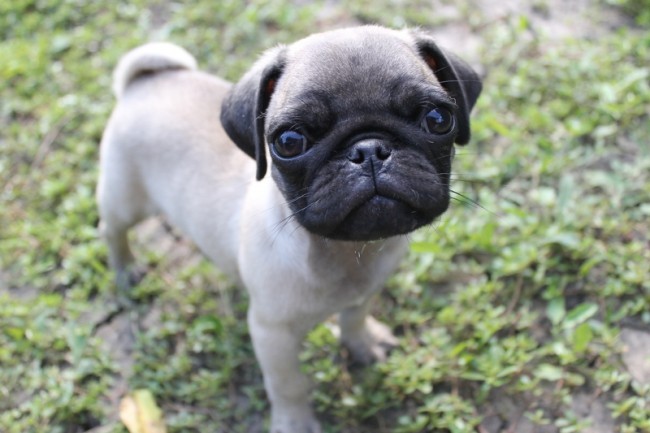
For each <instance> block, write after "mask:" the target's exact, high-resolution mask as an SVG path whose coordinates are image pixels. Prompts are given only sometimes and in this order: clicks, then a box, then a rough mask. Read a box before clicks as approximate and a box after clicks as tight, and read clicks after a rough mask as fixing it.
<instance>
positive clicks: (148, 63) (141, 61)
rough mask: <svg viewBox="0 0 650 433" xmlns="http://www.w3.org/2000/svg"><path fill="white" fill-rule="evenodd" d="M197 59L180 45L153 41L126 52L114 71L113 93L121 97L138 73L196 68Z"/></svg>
mask: <svg viewBox="0 0 650 433" xmlns="http://www.w3.org/2000/svg"><path fill="white" fill-rule="evenodd" d="M196 67H197V66H196V59H194V57H193V56H192V55H191V54H190V53H188V52H187V51H185V49H183V48H181V47H179V46H178V45H174V44H170V43H167V42H152V43H148V44H145V45H142V46H139V47H137V48H135V49H133V50H131V51H129V52H128V53H126V54H125V55H124V56H123V57H122V58H121V59H120V61H119V63H118V64H117V67H116V68H115V71H114V72H113V93H114V94H115V96H116V97H117V98H118V99H119V98H120V97H121V96H122V95H123V94H124V91H125V90H126V88H127V87H128V85H129V83H131V81H133V80H134V79H135V78H136V77H137V76H138V75H141V74H144V73H149V72H156V71H162V70H167V69H196Z"/></svg>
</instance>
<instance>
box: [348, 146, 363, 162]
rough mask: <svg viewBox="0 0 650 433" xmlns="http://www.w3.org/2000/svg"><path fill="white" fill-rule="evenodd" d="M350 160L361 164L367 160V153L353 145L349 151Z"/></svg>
mask: <svg viewBox="0 0 650 433" xmlns="http://www.w3.org/2000/svg"><path fill="white" fill-rule="evenodd" d="M348 160H349V161H350V162H353V163H355V164H361V163H362V162H363V161H365V160H366V155H365V154H364V153H363V152H362V151H361V150H360V149H357V148H356V147H353V148H352V149H351V150H350V152H349V153H348Z"/></svg>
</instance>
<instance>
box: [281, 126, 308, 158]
mask: <svg viewBox="0 0 650 433" xmlns="http://www.w3.org/2000/svg"><path fill="white" fill-rule="evenodd" d="M273 147H274V148H275V152H276V153H277V154H278V155H280V156H281V157H283V158H293V157H295V156H298V155H300V154H301V153H303V152H305V151H306V150H307V137H305V136H304V135H302V134H301V133H300V132H296V131H284V132H283V133H282V134H280V135H279V136H278V138H276V139H275V141H274V142H273Z"/></svg>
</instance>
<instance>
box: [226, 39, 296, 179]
mask: <svg viewBox="0 0 650 433" xmlns="http://www.w3.org/2000/svg"><path fill="white" fill-rule="evenodd" d="M283 68H284V48H283V47H278V48H276V49H273V50H270V51H268V52H267V53H266V54H265V55H264V56H262V58H261V59H260V60H258V61H257V63H255V65H253V67H252V68H251V70H249V71H248V72H247V73H246V74H245V75H244V76H243V77H242V78H241V80H239V81H238V82H237V83H236V84H235V85H234V86H233V87H232V88H231V89H230V91H229V92H228V95H226V98H225V99H224V101H223V103H222V104H221V124H222V125H223V127H224V129H225V130H226V133H227V134H228V136H229V137H230V139H231V140H232V141H234V142H235V144H236V145H237V147H239V148H240V149H241V150H243V151H244V152H246V154H247V155H248V156H250V157H251V158H253V159H255V161H256V162H257V175H256V177H257V180H261V179H262V178H263V177H264V175H265V174H266V169H267V162H266V143H265V140H264V122H265V116H266V109H267V108H268V106H269V102H270V101H271V96H272V95H273V92H274V91H275V86H276V84H277V81H278V79H279V78H280V75H281V74H282V70H283Z"/></svg>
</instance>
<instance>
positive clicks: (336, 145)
mask: <svg viewBox="0 0 650 433" xmlns="http://www.w3.org/2000/svg"><path fill="white" fill-rule="evenodd" d="M480 91H481V82H480V79H479V77H478V76H477V74H476V73H475V72H474V71H473V70H472V69H471V68H470V67H469V66H468V65H467V64H466V63H464V62H463V61H462V60H460V59H458V58H457V57H455V56H453V55H451V54H449V53H447V52H444V51H443V50H441V49H440V48H439V47H438V46H436V44H435V43H434V42H433V40H432V39H431V38H430V37H428V36H426V35H424V34H422V33H419V32H415V31H395V30H389V29H385V28H381V27H374V26H368V27H360V28H353V29H344V30H335V31H331V32H327V33H321V34H317V35H313V36H310V37H308V38H306V39H303V40H301V41H298V42H296V43H294V44H292V45H289V46H286V47H278V48H276V49H273V50H271V51H269V52H267V53H266V54H265V55H264V56H263V57H262V58H261V59H260V60H259V61H258V62H257V63H256V64H255V66H254V67H253V68H252V69H251V70H250V71H249V72H248V73H247V74H246V75H245V76H244V77H243V78H242V79H241V80H240V81H239V82H238V83H237V84H235V85H234V86H233V88H232V90H231V92H230V94H229V95H228V97H227V98H226V100H225V101H224V103H223V107H222V112H221V120H222V123H223V125H224V128H225V130H226V132H227V133H228V135H229V136H230V137H231V138H232V140H233V141H234V142H235V144H237V146H239V147H240V148H241V149H242V150H243V151H244V152H246V153H247V154H248V155H250V156H251V157H253V158H255V159H256V161H257V178H258V179H262V178H263V177H264V175H265V173H266V171H267V157H266V147H267V145H268V148H269V153H270V155H271V159H272V162H273V163H272V165H271V172H272V176H273V179H274V180H275V182H276V183H277V185H278V188H279V189H280V191H281V192H282V194H283V195H284V197H285V199H286V202H287V204H288V205H289V207H290V209H291V211H292V212H293V213H294V215H295V218H296V219H297V220H298V221H299V222H300V224H302V225H303V226H304V227H305V228H306V229H307V230H309V231H311V232H313V233H316V234H319V235H322V236H325V237H329V238H334V239H344V240H374V239H379V238H385V237H388V236H393V235H398V234H403V233H408V232H410V231H412V230H415V229H416V228H418V227H421V226H423V225H425V224H428V223H430V222H431V221H433V219H434V218H436V217H437V216H439V215H440V214H442V213H443V212H444V211H445V210H446V209H447V207H448V205H449V177H450V171H451V161H452V159H453V155H454V143H457V144H465V143H467V142H468V141H469V137H470V125H469V112H470V110H471V108H472V107H473V105H474V103H475V101H476V99H477V98H478V95H479V93H480Z"/></svg>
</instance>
